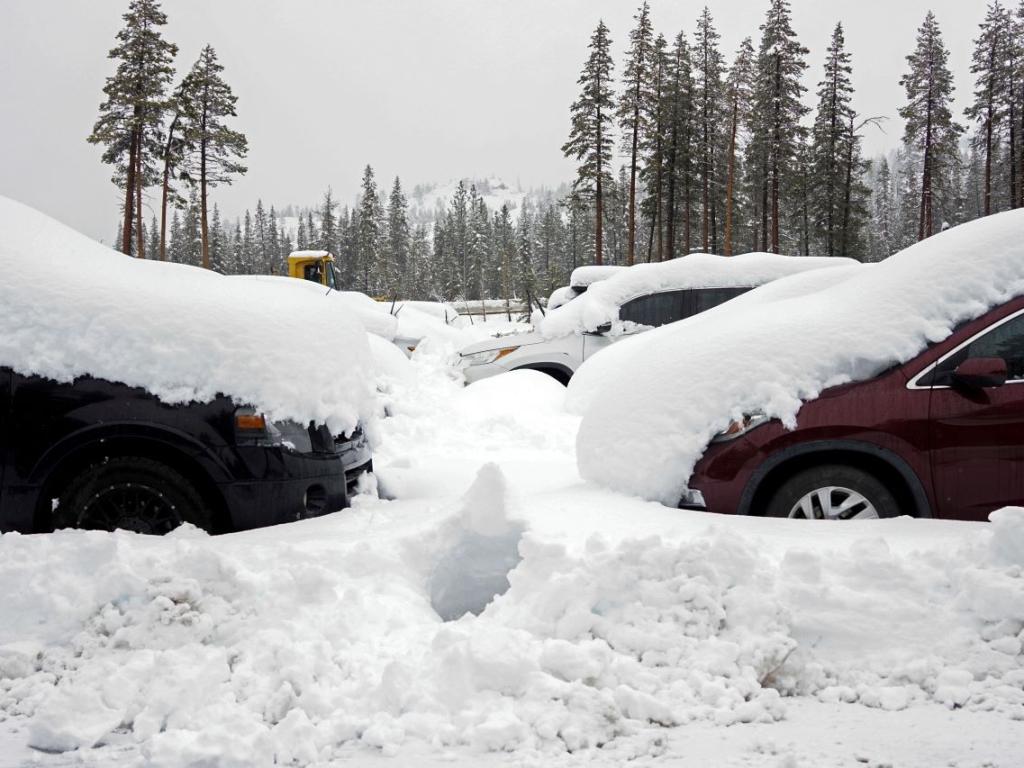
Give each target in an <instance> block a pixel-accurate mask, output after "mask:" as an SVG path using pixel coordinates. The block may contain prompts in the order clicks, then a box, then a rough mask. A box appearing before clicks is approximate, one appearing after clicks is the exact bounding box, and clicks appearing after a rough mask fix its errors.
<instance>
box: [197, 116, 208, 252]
mask: <svg viewBox="0 0 1024 768" xmlns="http://www.w3.org/2000/svg"><path fill="white" fill-rule="evenodd" d="M201 136H202V137H203V138H202V139H201V140H200V142H199V216H200V225H199V229H200V234H201V238H202V244H203V269H209V268H210V240H209V230H208V229H207V226H206V195H207V192H206V185H207V179H206V170H207V169H206V149H207V148H206V108H205V107H204V108H203V117H202V131H201Z"/></svg>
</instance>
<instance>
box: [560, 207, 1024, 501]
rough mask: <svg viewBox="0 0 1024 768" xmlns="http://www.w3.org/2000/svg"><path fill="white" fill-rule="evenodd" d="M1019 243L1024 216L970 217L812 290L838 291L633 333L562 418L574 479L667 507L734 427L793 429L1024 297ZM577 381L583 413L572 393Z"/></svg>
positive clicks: (754, 299) (776, 299)
mask: <svg viewBox="0 0 1024 768" xmlns="http://www.w3.org/2000/svg"><path fill="white" fill-rule="evenodd" d="M1021 232H1024V211H1012V212H1007V213H1001V214H997V215H995V216H991V217H988V218H986V219H979V220H978V221H974V222H970V223H968V224H963V225H961V226H959V227H954V228H953V229H950V230H948V231H946V232H943V233H941V234H938V235H935V236H934V237H932V238H930V239H928V240H926V241H923V242H921V243H917V244H916V245H913V246H911V247H910V248H907V249H906V250H904V251H902V252H900V253H898V254H896V255H894V256H892V257H891V258H889V259H887V260H886V261H884V262H881V263H879V264H875V265H872V266H871V267H870V268H866V269H865V268H861V269H860V270H859V271H858V272H856V273H854V274H852V275H851V274H850V273H849V272H848V271H846V270H844V271H843V272H842V273H838V272H835V271H833V270H826V273H827V275H826V276H823V278H822V279H827V277H828V276H831V275H832V274H835V276H836V277H837V278H840V279H839V280H837V284H836V285H832V286H829V287H824V288H821V289H820V290H812V291H807V290H806V288H807V287H808V284H807V283H804V282H800V283H799V284H798V286H797V288H798V289H799V290H795V291H791V289H790V288H789V287H787V286H782V290H779V291H778V292H777V293H776V292H773V291H772V290H771V289H772V288H776V287H777V285H778V284H775V285H770V286H764V287H762V288H760V289H758V290H756V291H754V292H752V293H751V294H748V295H747V296H744V297H740V299H744V298H747V299H748V301H742V300H734V301H732V302H728V303H726V304H724V305H722V306H720V307H718V308H717V309H716V310H715V311H713V312H708V313H704V314H703V315H698V316H696V317H693V318H690V319H689V320H687V321H684V322H681V323H675V324H672V325H668V326H665V327H663V328H661V329H659V330H658V331H656V332H652V333H649V334H643V337H644V338H643V339H642V340H641V339H637V340H636V341H637V343H630V344H628V346H627V345H625V344H624V345H623V348H622V349H621V350H619V351H618V352H617V354H616V355H615V357H614V362H615V363H616V365H615V367H611V366H610V365H608V364H605V362H604V361H602V358H603V357H604V353H602V354H601V355H595V356H594V357H593V358H592V360H590V361H588V362H587V363H585V364H584V365H583V366H581V368H580V371H579V372H578V373H577V375H576V376H575V377H574V378H573V381H572V383H571V385H570V389H569V397H570V400H571V401H572V404H571V405H570V407H571V408H572V409H573V410H576V411H577V412H582V413H583V420H582V422H581V424H580V431H579V434H578V436H577V460H578V462H579V468H580V473H581V474H582V475H583V476H584V477H585V478H587V479H589V480H592V481H594V482H597V483H601V484H604V485H607V486H609V487H611V488H615V489H616V490H619V491H622V492H625V493H629V494H635V495H639V496H643V497H645V498H648V499H654V500H658V501H662V502H664V503H666V504H672V505H674V504H675V503H676V502H677V501H678V500H679V497H680V493H681V491H682V490H683V488H684V487H685V483H686V481H687V480H688V478H689V476H690V474H691V472H692V470H693V467H694V464H695V463H696V462H697V460H698V459H699V458H700V456H701V454H702V453H703V452H704V449H705V448H706V446H707V445H708V442H709V441H710V440H711V438H712V437H713V436H714V435H715V434H716V433H718V432H720V431H722V430H723V429H725V428H726V427H727V426H728V424H729V421H730V419H733V418H738V417H740V416H741V415H743V414H749V413H756V412H762V413H765V414H766V415H768V416H770V417H774V418H779V419H781V420H782V421H783V423H785V424H787V425H789V426H793V425H794V424H795V423H796V418H797V412H798V411H799V409H800V405H801V403H802V402H804V401H806V400H810V399H813V398H815V397H817V396H818V394H819V393H820V392H821V391H822V390H824V389H826V388H827V387H831V386H834V385H838V384H843V383H846V382H850V381H860V380H864V379H868V378H870V377H872V376H874V375H875V374H877V373H879V372H880V371H882V370H884V369H886V368H888V367H890V366H892V365H894V364H898V363H904V362H906V361H908V360H910V359H911V358H913V357H914V356H915V355H917V354H918V353H920V352H921V351H922V350H923V349H925V347H927V346H928V345H929V344H931V343H934V342H937V341H941V340H942V339H944V338H946V337H947V336H948V335H949V334H950V333H951V332H952V330H953V328H954V327H955V326H956V325H957V324H959V323H961V322H963V321H966V320H969V319H972V318H975V317H978V316H979V315H981V314H982V313H984V312H985V311H986V310H988V309H990V308H991V307H994V306H996V305H998V304H1000V303H1002V302H1005V301H1007V300H1009V299H1010V298H1013V297H1014V296H1017V295H1020V294H1021V293H1024V246H1022V244H1021ZM685 258H687V259H688V258H691V257H689V256H687V257H685ZM739 258H742V257H734V259H737V260H738V259H739ZM793 261H800V259H793ZM783 282H786V281H783ZM814 282H816V280H815V281H814ZM612 285H613V280H609V281H606V282H604V283H600V284H598V285H596V286H594V288H593V289H591V290H590V291H588V292H587V293H586V295H585V297H581V299H580V300H577V301H574V302H572V303H570V304H569V305H567V306H566V307H563V308H562V310H559V311H564V310H566V309H572V308H573V307H574V306H575V305H577V304H581V302H582V300H583V299H584V298H586V297H590V296H591V295H592V294H593V295H595V296H596V295H598V294H597V291H598V290H599V289H600V288H608V287H609V286H612ZM762 292H765V293H764V294H763V295H758V294H761V293H762ZM801 294H803V295H801ZM554 314H556V313H551V315H554ZM592 364H593V368H591V370H590V371H588V368H590V367H591V365H592ZM581 379H582V380H584V381H582V382H581V383H580V385H579V386H580V388H581V391H582V392H584V393H585V394H584V397H583V399H584V400H585V403H583V404H580V403H577V402H575V395H574V389H575V386H576V385H577V382H579V381H580V380H581ZM586 379H590V380H589V381H586ZM597 379H600V381H597Z"/></svg>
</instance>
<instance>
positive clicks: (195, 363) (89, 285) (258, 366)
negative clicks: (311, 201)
mask: <svg viewBox="0 0 1024 768" xmlns="http://www.w3.org/2000/svg"><path fill="white" fill-rule="evenodd" d="M0 271H2V273H3V275H4V277H3V280H0V365H3V366H8V367H10V368H12V369H14V370H15V371H17V372H19V373H21V374H25V375H39V376H44V377H46V378H49V379H54V380H56V381H61V382H70V381H73V380H74V379H76V378H78V377H80V376H84V375H90V376H94V377H97V378H102V379H107V380H109V381H117V382H122V383H124V384H128V385H130V386H136V387H142V388H144V389H146V390H148V391H149V392H151V393H152V394H154V395H156V396H157V397H159V398H161V399H162V400H164V401H165V402H168V403H185V402H189V401H199V402H206V401H209V400H211V399H213V398H214V397H216V396H218V395H228V396H230V397H231V398H232V399H234V400H235V401H236V402H238V403H240V404H248V405H252V406H255V407H257V408H259V409H261V410H262V411H264V412H265V413H267V415H268V416H270V417H271V418H280V419H294V420H296V421H300V422H307V421H315V422H317V423H325V424H327V425H328V426H329V427H330V428H331V429H332V430H334V431H336V432H340V431H348V430H350V429H352V428H353V427H354V426H355V425H356V423H357V421H359V420H360V419H362V418H364V417H366V416H369V415H371V414H372V413H373V403H374V394H373V389H372V375H373V369H372V366H373V362H372V359H371V357H370V350H369V346H368V343H367V341H366V333H365V331H364V330H363V327H362V326H361V325H360V323H359V322H358V321H357V320H356V318H355V317H354V315H353V314H352V312H351V311H349V309H347V308H346V307H345V306H344V304H343V303H342V302H337V301H328V300H326V299H324V300H322V301H319V300H315V299H312V300H311V294H310V293H308V292H307V291H302V290H299V291H296V290H280V285H279V284H278V283H279V281H273V280H271V281H254V280H250V281H244V280H237V279H232V278H228V277H225V276H223V275H219V274H216V273H214V272H211V271H209V270H204V269H200V268H198V267H192V266H186V265H183V264H171V263H167V262H159V261H151V260H146V259H134V258H130V257H128V256H125V255H124V254H121V253H118V252H117V251H114V250H112V249H111V248H109V247H107V246H105V245H102V244H100V243H97V242H95V241H94V240H91V239H90V238H88V237H86V236H85V235H82V234H80V233H78V232H75V231H74V230H72V229H70V228H68V227H66V226H64V225H63V224H61V223H59V222H57V221H55V220H53V219H51V218H49V217H48V216H45V215H44V214H42V213H40V212H39V211H36V210H33V209H32V208H29V207H27V206H25V205H22V204H21V203H17V202H15V201H13V200H10V199H9V198H6V197H2V196H0ZM293 282H296V283H297V282H298V281H293Z"/></svg>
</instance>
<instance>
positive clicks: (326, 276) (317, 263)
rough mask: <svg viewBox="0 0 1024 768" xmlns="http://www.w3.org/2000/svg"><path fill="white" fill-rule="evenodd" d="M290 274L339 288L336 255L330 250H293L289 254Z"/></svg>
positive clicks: (290, 275)
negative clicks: (335, 267)
mask: <svg viewBox="0 0 1024 768" xmlns="http://www.w3.org/2000/svg"><path fill="white" fill-rule="evenodd" d="M288 276H289V277H298V278H300V279H302V280H309V281H311V282H314V283H319V284H320V285H325V286H327V287H328V288H334V289H335V290H338V288H339V282H338V274H337V272H336V271H335V269H334V256H333V254H331V253H330V252H329V251H292V252H291V253H290V254H288Z"/></svg>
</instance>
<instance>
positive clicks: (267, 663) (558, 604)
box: [0, 466, 1024, 766]
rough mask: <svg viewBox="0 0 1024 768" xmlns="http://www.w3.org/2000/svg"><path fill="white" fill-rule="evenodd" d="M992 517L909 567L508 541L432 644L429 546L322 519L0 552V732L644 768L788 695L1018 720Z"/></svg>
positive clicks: (1017, 652) (223, 757)
mask: <svg viewBox="0 0 1024 768" xmlns="http://www.w3.org/2000/svg"><path fill="white" fill-rule="evenodd" d="M502 486H503V482H502V480H501V473H500V471H499V470H497V468H495V467H493V466H491V467H485V468H484V469H483V470H482V471H481V473H480V474H479V477H478V481H477V482H476V483H475V484H474V487H473V488H472V489H471V491H470V492H469V493H468V494H467V495H466V497H465V499H464V503H463V505H462V509H461V511H460V515H459V520H460V521H461V522H460V524H461V525H462V526H463V528H464V530H466V531H470V530H472V531H475V532H476V533H478V534H488V535H490V534H493V533H495V531H499V530H500V531H505V532H506V533H507V532H508V531H509V530H510V529H511V526H509V524H508V522H507V521H508V515H507V513H508V507H507V505H506V504H505V502H504V501H501V499H504V498H505V496H506V495H505V492H504V489H503V487H502ZM615 498H617V497H612V496H610V495H609V496H608V497H607V498H606V500H607V501H611V500H614V499H615ZM538 501H539V499H538ZM375 503H376V504H377V505H378V506H385V507H386V505H387V503H386V502H375ZM649 506H650V505H648V507H649ZM643 507H644V505H641V504H639V503H635V506H632V507H630V508H629V509H628V510H627V511H628V512H630V513H632V514H635V515H636V516H637V522H638V523H639V524H640V525H641V526H644V525H649V523H650V521H645V520H644V513H643ZM557 512H558V510H557V508H556V507H551V508H547V509H545V510H543V514H545V515H550V514H557ZM358 513H359V511H358V510H356V514H358ZM385 514H386V513H385ZM998 521H999V525H1000V526H1001V528H1000V529H999V530H998V531H994V530H993V531H989V530H981V529H979V528H978V527H975V526H970V525H966V524H965V525H962V531H961V535H960V536H959V537H958V538H957V541H958V542H959V543H958V544H957V545H956V546H954V547H949V546H942V547H934V546H924V547H920V548H919V549H917V550H912V549H911V548H910V547H909V546H908V547H907V549H908V550H910V551H906V552H900V551H898V550H897V549H894V548H890V547H889V546H888V545H887V543H886V541H885V540H884V539H882V538H879V537H878V535H877V532H878V530H879V527H878V526H875V527H873V528H869V527H867V526H860V527H858V526H857V525H856V524H851V526H852V527H849V526H843V529H844V530H843V531H842V532H841V535H840V532H836V534H834V535H833V536H823V537H819V538H818V539H817V540H815V541H814V542H813V546H802V545H800V544H799V543H797V544H789V545H786V546H783V547H781V548H780V547H777V546H774V547H773V546H765V545H764V543H763V542H761V541H760V540H758V539H755V538H753V537H751V536H750V535H749V532H744V531H742V530H740V527H739V526H734V527H731V528H727V527H725V526H723V527H722V528H718V529H716V528H714V527H709V528H708V529H706V530H705V532H704V533H702V534H693V535H689V536H686V537H683V538H681V539H671V538H664V537H661V536H646V537H644V538H637V539H625V540H620V541H610V540H608V539H606V538H602V537H600V536H592V537H590V538H589V539H587V540H586V541H585V543H583V544H582V545H581V546H574V547H569V546H567V545H566V544H564V543H560V542H557V541H553V540H551V539H546V538H544V537H542V536H540V535H538V534H537V533H533V532H531V533H527V534H526V535H525V536H524V537H523V539H522V541H521V542H520V545H519V551H520V553H521V556H522V560H521V562H519V564H518V566H517V567H515V569H514V570H513V571H512V572H511V573H510V574H509V575H508V584H509V588H508V590H507V591H506V592H505V593H504V594H503V595H501V596H499V597H497V598H495V599H494V600H493V601H492V602H490V604H489V605H487V607H486V608H485V609H484V610H483V612H482V613H480V615H479V616H473V615H463V616H462V618H460V619H459V620H457V621H451V622H447V623H445V622H442V621H440V620H439V619H438V616H437V614H436V613H435V612H434V610H433V609H432V607H431V603H430V599H429V587H430V583H431V582H430V578H429V577H430V574H431V570H430V568H431V563H432V562H433V561H432V557H433V555H434V554H435V553H436V544H437V541H438V537H437V531H436V529H434V528H433V526H431V525H424V526H423V528H422V530H421V531H419V532H407V533H406V538H405V539H403V540H401V541H400V544H401V546H398V547H397V548H396V547H395V546H394V542H391V543H389V542H388V541H387V540H386V539H382V538H381V537H380V535H379V532H377V533H375V534H374V535H371V536H366V537H361V538H360V537H357V538H356V540H355V541H351V540H350V539H351V537H352V531H353V530H354V529H353V528H352V527H349V528H345V525H346V522H345V518H343V517H341V516H328V517H327V518H320V519H317V520H313V521H306V522H304V523H301V524H297V525H295V526H290V527H289V529H288V531H286V532H285V535H283V536H282V532H280V531H277V532H272V533H271V532H266V531H263V532H254V533H251V534H239V535H233V536H226V537H204V536H198V537H192V536H183V537H176V538H163V539H151V538H148V537H143V536H136V535H132V534H126V533H115V534H106V533H99V532H85V531H63V532H60V533H58V534H54V535H52V536H34V537H29V536H17V535H10V534H8V535H4V536H2V537H0V582H2V583H4V584H5V585H7V586H8V588H7V589H5V590H3V591H2V592H0V615H2V616H4V617H5V622H4V623H3V624H2V625H0V659H13V658H15V657H18V658H20V661H19V662H18V663H9V664H2V665H0V712H3V713H5V714H6V715H8V716H21V717H30V718H32V723H31V729H30V739H31V742H32V744H33V745H34V746H36V747H38V748H40V749H48V750H68V749H75V748H80V749H87V748H89V747H92V746H94V745H97V744H103V743H105V742H107V741H114V740H116V741H117V742H118V743H120V744H135V745H137V746H138V747H139V748H140V750H141V752H142V754H143V755H144V756H145V757H146V762H147V764H151V765H167V766H172V765H185V764H218V765H239V766H241V765H268V766H269V765H272V764H288V763H290V762H298V763H301V764H309V763H312V762H317V761H320V762H329V761H331V760H334V759H341V758H342V757H344V755H345V750H347V749H351V748H352V747H354V746H361V747H364V748H368V749H373V750H379V751H381V752H383V753H384V754H388V755H397V754H400V753H401V752H402V751H403V750H404V749H406V748H409V749H411V750H412V753H413V754H414V753H415V751H416V749H417V745H418V746H419V749H421V750H422V749H423V748H424V747H425V748H427V749H430V748H433V749H435V750H438V751H439V752H440V751H443V750H445V749H448V748H451V747H457V746H468V747H472V748H475V749H479V750H487V751H496V752H505V751H521V752H522V753H523V754H524V755H531V754H532V755H534V756H535V757H538V756H548V757H554V756H557V755H564V754H566V753H578V752H580V751H587V750H592V751H593V752H591V754H592V755H595V756H596V755H600V756H601V757H603V758H605V759H608V760H609V761H610V762H614V759H615V758H616V757H617V758H619V759H621V760H625V759H628V758H630V757H636V756H644V755H653V754H656V753H657V749H658V744H660V743H662V741H663V737H662V736H661V735H659V734H661V733H664V730H663V729H664V728H665V727H668V726H674V725H681V724H685V723H690V722H694V721H710V722H713V723H718V724H723V725H728V724H733V723H740V722H772V721H776V720H779V719H782V718H785V717H786V700H787V698H789V697H793V696H801V697H811V698H815V699H818V700H820V701H823V702H848V703H858V704H860V705H862V706H867V707H872V708H881V709H889V710H898V709H902V708H905V707H911V706H917V705H920V704H923V703H929V702H930V703H938V704H940V705H942V706H945V707H948V708H949V709H970V710H982V711H989V712H1002V713H1004V714H1005V715H1006V716H1007V717H1014V716H1017V717H1019V712H1020V709H1021V707H1022V706H1024V654H1022V653H1021V642H1022V640H1024V601H1022V595H1024V572H1022V569H1021V565H1020V564H1019V561H1017V559H1018V556H1019V555H1020V554H1021V552H1020V550H1019V548H1018V546H1017V545H1016V544H1014V545H1013V546H1011V547H1010V548H1009V549H1006V548H1005V546H1004V541H1003V540H1002V539H1004V538H1011V539H1013V540H1014V541H1016V542H1018V543H1019V542H1020V539H1021V536H1024V511H1022V510H1007V511H1004V512H1001V513H1000V514H999V518H998ZM368 522H369V518H368V517H364V518H363V519H362V520H360V521H358V526H357V527H364V526H366V525H367V524H368ZM887 522H888V521H887ZM892 522H893V524H894V525H892V526H888V527H886V526H883V528H886V530H887V531H888V530H889V529H890V528H891V529H893V531H895V530H896V529H899V528H900V527H901V524H902V523H903V522H906V521H899V520H897V521H892ZM910 522H914V521H910ZM781 524H782V526H783V527H785V526H786V525H787V521H781ZM648 529H649V527H648ZM346 531H347V532H348V533H347V534H346V533H345V532H346ZM851 532H852V534H851ZM848 534H851V535H848ZM794 538H798V537H794ZM907 541H908V542H910V541H911V538H910V537H909V536H908V537H907ZM808 543H810V542H808ZM477 553H478V554H479V553H480V550H478V551H477ZM1007 558H1010V559H1007ZM1011 560H1014V561H1017V562H1011ZM41 573H45V574H47V578H46V579H41V578H39V574H41ZM8 618H10V619H11V621H12V622H13V624H9V623H7V621H6V619H8ZM15 638H17V639H16V640H15ZM348 754H350V755H351V752H349V753H348ZM204 761H205V762H204ZM99 762H100V763H102V760H100V761H99Z"/></svg>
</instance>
